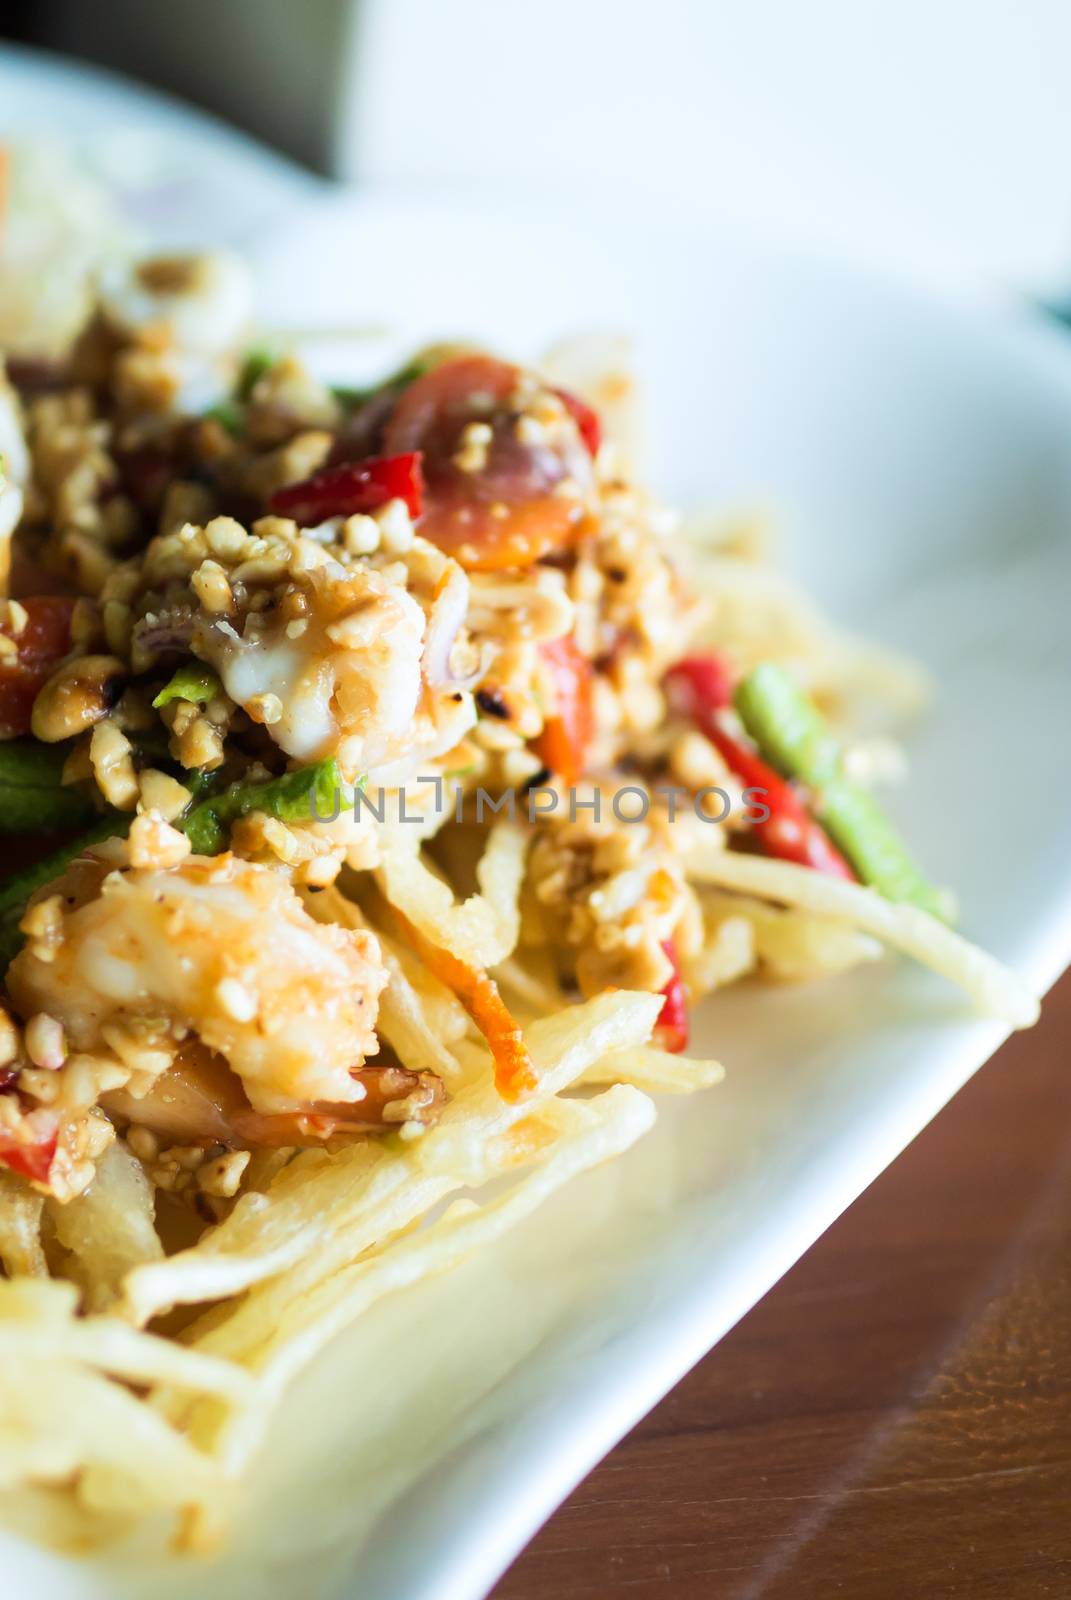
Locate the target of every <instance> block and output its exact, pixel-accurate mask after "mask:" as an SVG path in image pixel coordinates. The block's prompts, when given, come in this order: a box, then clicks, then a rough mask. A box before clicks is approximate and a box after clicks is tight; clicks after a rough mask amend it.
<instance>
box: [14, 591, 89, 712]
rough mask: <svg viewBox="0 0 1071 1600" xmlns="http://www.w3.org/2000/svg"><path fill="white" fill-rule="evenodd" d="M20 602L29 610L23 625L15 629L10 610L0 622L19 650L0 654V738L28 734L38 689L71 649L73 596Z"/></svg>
mask: <svg viewBox="0 0 1071 1600" xmlns="http://www.w3.org/2000/svg"><path fill="white" fill-rule="evenodd" d="M18 604H19V605H20V606H22V608H23V610H24V611H25V612H26V623H25V626H24V627H22V628H20V629H19V630H18V632H16V631H15V628H14V625H13V623H12V621H11V617H10V611H9V612H8V614H7V616H5V617H4V619H3V620H2V621H0V634H2V635H3V637H4V638H5V639H10V640H11V642H12V643H13V644H14V646H15V652H16V653H15V654H13V655H12V654H9V653H8V652H7V651H5V652H4V654H3V655H0V739H15V738H19V737H20V736H21V735H23V734H26V733H29V731H30V713H31V712H32V710H33V703H34V701H35V700H36V698H37V693H38V690H39V689H41V688H42V687H43V685H44V684H45V682H46V681H47V679H49V678H50V677H51V676H52V672H53V669H54V668H55V666H56V664H57V662H59V661H62V660H63V657H64V656H65V655H66V654H67V652H68V651H69V650H70V648H71V614H72V613H73V611H74V599H73V598H72V597H71V596H70V595H56V594H46V595H37V596H35V597H33V598H32V599H29V600H20V601H19V602H18Z"/></svg>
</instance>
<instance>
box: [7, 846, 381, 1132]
mask: <svg viewBox="0 0 1071 1600" xmlns="http://www.w3.org/2000/svg"><path fill="white" fill-rule="evenodd" d="M83 881H84V880H83ZM50 889H51V891H52V893H53V895H54V894H55V893H56V891H57V889H58V890H59V893H60V894H61V895H62V894H63V885H62V884H59V885H50ZM79 898H80V897H79V896H76V897H75V900H74V905H73V908H71V907H70V906H68V907H67V908H66V909H64V910H62V911H61V912H58V913H57V914H58V915H59V918H60V921H59V928H58V938H57V937H56V936H55V935H53V939H52V943H51V944H50V946H49V947H48V948H47V949H42V948H40V947H39V946H35V943H34V941H33V940H32V939H31V941H30V943H29V944H28V945H27V946H26V947H25V948H24V949H23V950H22V951H21V952H20V954H19V955H18V956H17V957H16V959H15V961H14V962H13V963H12V965H11V967H10V969H9V972H8V988H9V991H10V993H11V997H12V999H13V1001H14V1004H15V1006H16V1008H17V1009H18V1010H19V1011H21V1012H22V1014H23V1015H24V1016H31V1015H33V1014H34V1013H36V1012H41V1011H44V1012H46V1013H47V1014H48V1015H50V1016H52V1017H55V1018H56V1019H57V1020H58V1021H59V1022H60V1023H62V1025H63V1028H64V1030H65V1034H66V1038H67V1041H68V1043H69V1045H70V1046H71V1047H72V1048H73V1049H75V1050H83V1051H87V1050H90V1051H91V1050H94V1049H99V1048H101V1047H103V1046H107V1047H110V1048H111V1049H113V1050H114V1051H115V1052H116V1053H117V1054H118V1055H119V1056H120V1057H121V1058H123V1059H125V1060H126V1061H127V1062H128V1063H129V1064H131V1065H133V1066H134V1067H140V1066H142V1064H143V1062H142V1056H143V1054H144V1051H143V1046H144V1041H145V1037H146V1030H152V1031H153V1032H154V1034H155V1036H156V1037H160V1036H166V1037H167V1038H169V1039H170V1041H171V1046H172V1055H173V1053H174V1046H175V1045H176V1044H177V1043H179V1042H180V1041H181V1040H183V1039H184V1038H186V1037H187V1035H188V1034H189V1033H191V1032H192V1033H195V1034H196V1035H197V1036H198V1037H199V1038H200V1039H201V1040H202V1042H203V1043H204V1044H205V1045H207V1046H208V1047H209V1049H211V1050H214V1051H216V1052H218V1054H219V1055H221V1056H222V1057H223V1059H224V1060H225V1061H226V1062H227V1063H228V1064H229V1065H230V1067H231V1068H232V1070H233V1071H234V1072H235V1073H237V1075H238V1076H239V1078H240V1079H241V1080H242V1084H243V1086H244V1089H245V1092H246V1095H247V1096H248V1098H249V1102H250V1104H251V1105H252V1107H253V1108H254V1110H256V1111H261V1112H265V1113H274V1112H286V1111H294V1110H301V1109H303V1108H304V1107H306V1106H308V1105H309V1103H310V1102H313V1101H328V1102H331V1103H338V1104H346V1103H353V1102H356V1101H360V1100H363V1099H364V1098H365V1090H364V1088H363V1086H362V1085H361V1084H360V1082H359V1081H358V1080H357V1079H356V1078H355V1077H354V1076H353V1071H354V1069H355V1068H358V1067H359V1066H360V1065H361V1063H362V1061H363V1060H364V1058H365V1056H366V1055H373V1054H375V1053H376V1051H377V1049H378V1044H377V1041H376V1036H375V1031H374V1028H375V1021H376V1013H377V1010H378V1001H379V993H380V990H381V989H382V988H383V986H384V984H385V983H386V981H387V974H386V971H385V969H384V967H383V965H382V962H381V960H380V954H379V946H378V943H377V941H376V939H375V937H374V935H372V934H370V933H367V932H364V931H362V930H355V929H344V928H340V927H334V926H324V925H322V924H320V923H316V922H314V921H313V920H312V918H311V917H310V916H309V915H308V913H307V912H306V911H305V909H304V907H303V906H302V904H301V902H300V900H299V899H298V897H297V895H296V894H295V893H294V890H293V889H292V888H291V887H290V884H289V883H288V881H287V879H286V877H285V876H284V875H283V874H282V873H280V872H277V871H275V870H273V869H272V868H270V867H263V866H257V865H254V864H252V863H249V862H244V861H240V860H238V859H237V858H236V857H234V856H231V855H225V856H218V857H215V858H213V859H208V858H204V857H197V856H191V857H188V858H187V859H186V860H184V861H182V862H180V863H179V864H178V865H177V866H174V867H172V868H170V869H169V870H161V869H159V868H154V869H138V868H130V867H119V868H117V869H115V870H112V871H110V872H108V873H107V875H106V876H105V877H104V878H103V879H102V881H101V882H100V885H99V891H98V892H97V893H96V894H95V895H94V896H93V897H92V898H90V899H87V900H83V903H81V904H79V903H78V901H79ZM152 1054H153V1056H154V1059H155V1063H156V1065H157V1070H159V1067H161V1066H166V1065H167V1064H168V1061H169V1060H170V1057H169V1056H168V1055H167V1053H166V1051H165V1052H161V1051H160V1050H159V1049H157V1050H155V1051H154V1052H152Z"/></svg>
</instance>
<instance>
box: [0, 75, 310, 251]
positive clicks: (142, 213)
mask: <svg viewBox="0 0 1071 1600" xmlns="http://www.w3.org/2000/svg"><path fill="white" fill-rule="evenodd" d="M6 138H12V139H14V140H18V141H19V142H24V141H33V142H44V143H47V144H52V145H54V144H59V145H61V146H64V147H67V148H69V149H70V150H71V151H73V152H77V156H78V160H79V162H80V163H82V164H84V165H85V167H86V168H87V169H88V171H89V172H91V173H92V174H94V175H96V176H97V177H98V178H99V179H100V180H101V182H102V183H104V184H106V185H107V186H108V188H109V189H110V190H111V191H112V192H113V193H114V194H115V195H116V197H117V199H118V203H119V207H118V208H119V211H120V213H121V215H122V217H123V219H124V221H125V222H126V223H128V224H129V226H130V229H131V231H132V232H133V233H134V234H135V236H136V237H138V238H139V239H145V240H147V241H151V242H152V243H153V245H154V246H163V247H185V246H187V245H189V244H191V243H196V242H197V241H199V240H201V239H204V238H209V237H215V238H216V239H217V240H219V241H226V242H227V243H232V244H235V245H244V244H246V243H248V241H249V240H250V239H251V238H252V237H253V236H254V235H256V234H257V233H260V232H264V231H265V230H267V229H274V228H276V227H277V226H284V225H285V224H286V223H287V222H288V220H289V218H290V217H291V216H292V215H293V213H294V210H295V208H296V207H297V206H298V205H300V204H301V203H302V202H303V201H305V200H309V199H311V198H312V197H313V196H314V195H317V194H319V193H321V192H322V190H323V189H324V187H325V186H324V185H323V184H322V183H321V182H320V180H319V179H317V178H315V177H313V175H312V174H311V173H308V172H305V171H304V170H303V169H302V168H300V167H297V166H295V165H293V163H291V162H289V161H286V160H284V158H283V157H282V156H278V155H275V154H273V153H272V152H271V151H269V150H267V149H265V147H264V146H263V145H260V144H258V143H257V142H256V140H254V139H250V138H249V137H248V136H247V135H246V134H243V133H239V132H238V130H237V129H236V128H232V127H229V126H228V125H227V124H226V123H223V122H220V121H219V120H218V119H217V118H215V117H211V116H208V115H207V113H205V112H203V111H197V110H195V109H194V108H193V107H192V106H188V105H185V104H183V103H182V102H181V101H179V100H174V99H172V98H171V97H170V96H169V95H164V94H159V93H157V92H156V91H154V90H150V89H145V88H143V87H142V86H141V85H139V84H136V83H133V82H131V81H130V79H128V78H122V77H120V76H118V75H117V74H116V73H113V72H105V71H103V70H102V69H101V68H97V67H87V66H85V65H84V64H83V63H81V62H75V61H71V60H68V59H67V58H65V57H63V56H58V55H51V54H47V53H46V52H44V51H41V50H29V49H25V48H22V47H20V46H16V45H0V140H3V139H6Z"/></svg>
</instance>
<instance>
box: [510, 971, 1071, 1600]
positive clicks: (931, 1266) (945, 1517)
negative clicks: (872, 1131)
mask: <svg viewBox="0 0 1071 1600" xmlns="http://www.w3.org/2000/svg"><path fill="white" fill-rule="evenodd" d="M1069 1038H1071V975H1068V976H1067V977H1065V978H1064V979H1063V980H1062V982H1061V983H1060V984H1059V985H1058V986H1057V988H1056V989H1055V990H1054V991H1053V993H1052V994H1051V995H1050V997H1049V999H1048V1001H1047V1003H1046V1008H1045V1014H1044V1017H1043V1020H1042V1022H1041V1024H1040V1025H1039V1026H1038V1027H1037V1028H1036V1029H1035V1030H1034V1031H1033V1032H1032V1033H1029V1034H1021V1035H1018V1036H1017V1037H1015V1038H1013V1039H1012V1040H1011V1041H1010V1042H1009V1043H1008V1044H1007V1045H1006V1046H1005V1047H1004V1049H1003V1050H1001V1051H1000V1053H999V1054H998V1055H997V1056H995V1057H994V1059H993V1060H992V1061H991V1062H990V1063H989V1064H988V1065H987V1066H986V1067H984V1068H983V1069H982V1071H981V1072H980V1073H979V1074H978V1075H977V1077H976V1078H975V1079H974V1080H973V1081H972V1082H971V1083H970V1084H968V1086H967V1087H966V1089H964V1090H963V1092H962V1093H961V1094H960V1095H959V1096H958V1097H957V1099H956V1100H955V1101H954V1102H953V1103H952V1105H951V1106H949V1107H948V1108H947V1109H946V1110H945V1111H944V1112H943V1113H942V1114H941V1116H940V1117H938V1118H937V1120H936V1121H935V1122H934V1123H933V1124H931V1126H930V1127H929V1128H927V1129H926V1131H925V1132H924V1133H922V1134H921V1135H920V1136H919V1138H918V1139H917V1140H916V1142H915V1143H914V1144H913V1145H912V1146H911V1148H910V1149H909V1150H907V1151H906V1152H905V1153H904V1154H903V1155H902V1156H901V1157H900V1159H899V1160H898V1161H896V1162H895V1163H894V1164H893V1166H892V1167H891V1168H890V1169H889V1170H888V1171H887V1172H886V1173H885V1174H883V1176H882V1177H881V1178H879V1179H878V1181H877V1182H876V1183H875V1184H874V1185H873V1186H872V1187H871V1188H870V1189H869V1190H868V1191H867V1193H866V1194H865V1195H863V1196H862V1198H861V1199H860V1200H858V1201H857V1202H856V1204H855V1205H854V1206H853V1207H852V1208H851V1209H850V1210H849V1211H848V1212H847V1213H846V1214H845V1215H844V1216H843V1217H842V1218H841V1219H840V1221H839V1222H837V1223H836V1224H835V1225H834V1226H833V1227H832V1228H831V1229H830V1231H829V1232H828V1233H827V1234H826V1235H825V1237H824V1238H823V1239H821V1240H820V1241H819V1242H818V1244H817V1245H815V1247H814V1248H813V1249H812V1250H811V1251H810V1253H809V1254H808V1255H807V1256H806V1257H805V1258H804V1259H803V1260H802V1261H801V1262H799V1263H798V1265H797V1266H796V1267H795V1268H794V1269H793V1270H792V1271H791V1272H790V1273H789V1274H788V1276H787V1277H786V1278H784V1279H783V1280H782V1282H781V1283H780V1284H779V1285H778V1286H777V1287H776V1288H775V1289H773V1290H772V1291H771V1293H770V1294H769V1295H767V1297H766V1299H765V1300H763V1301H762V1303H761V1304H760V1305H758V1306H757V1307H756V1308H755V1310H754V1311H752V1312H751V1314H750V1315H749V1316H747V1317H746V1318H745V1319H744V1321H743V1322H742V1323H741V1324H740V1325H739V1326H738V1327H737V1328H736V1329H735V1330H734V1331H733V1333H731V1334H730V1335H729V1337H728V1338H727V1339H726V1340H724V1341H723V1343H722V1344H721V1345H719V1346H718V1348H717V1349H715V1350H714V1351H712V1352H711V1354H710V1355H708V1356H707V1357H706V1359H705V1360H703V1361H702V1362H700V1364H699V1366H698V1367H696V1368H695V1369H694V1371H693V1372H691V1373H690V1374H689V1376H688V1377H687V1378H685V1379H684V1381H683V1382H682V1383H681V1384H680V1385H679V1387H678V1388H677V1389H676V1390H675V1391H674V1392H673V1393H672V1394H671V1395H669V1396H668V1397H667V1398H666V1399H665V1400H664V1401H663V1402H662V1404H661V1405H660V1406H658V1407H657V1409H656V1410H655V1411H653V1412H652V1413H651V1415H650V1416H649V1417H647V1418H646V1420H645V1421H644V1422H642V1423H641V1424H640V1425H639V1427H637V1428H636V1429H635V1431H634V1432H633V1433H632V1434H631V1435H630V1436H629V1437H628V1438H627V1439H625V1440H624V1441H623V1442H622V1443H621V1444H620V1445H619V1446H618V1447H617V1449H616V1450H615V1451H614V1452H613V1453H612V1454H611V1455H610V1456H609V1457H608V1458H607V1459H606V1460H605V1461H604V1462H603V1463H602V1465H601V1466H599V1467H598V1468H597V1469H596V1470H595V1471H594V1472H593V1473H592V1474H591V1476H590V1478H588V1479H587V1481H586V1482H585V1483H583V1484H582V1485H581V1486H580V1488H579V1489H577V1491H576V1493H575V1494H573V1495H572V1496H571V1498H570V1499H569V1500H568V1501H567V1502H566V1503H565V1505H564V1506H563V1507H562V1508H561V1510H560V1511H558V1513H557V1515H556V1516H554V1517H553V1518H552V1519H551V1521H550V1522H549V1523H548V1524H547V1526H546V1527H545V1528H544V1529H543V1530H542V1532H541V1533H540V1534H539V1535H538V1536H537V1537H536V1538H535V1539H534V1540H533V1542H532V1544H531V1545H530V1546H529V1547H528V1549H527V1550H526V1551H525V1552H524V1553H523V1554H522V1555H521V1556H520V1558H519V1559H518V1561H517V1562H516V1564H515V1565H514V1566H513V1568H512V1569H511V1570H510V1572H508V1573H507V1574H506V1576H505V1577H504V1578H503V1580H502V1582H501V1583H500V1584H499V1586H498V1588H497V1589H496V1590H495V1600H537V1597H538V1600H547V1597H553V1600H573V1597H574V1596H575V1597H580V1596H584V1597H585V1600H588V1597H593V1596H597V1597H599V1600H617V1597H620V1600H644V1597H645V1596H652V1597H655V1596H658V1597H663V1596H669V1595H671V1596H674V1597H677V1596H679V1597H681V1600H692V1597H693V1596H694V1597H696V1600H699V1597H702V1600H722V1597H725V1600H760V1597H761V1600H790V1597H791V1600H820V1597H821V1600H826V1597H828V1596H833V1595H844V1596H848V1597H850V1600H915V1597H920V1600H922V1597H924V1600H946V1597H948V1600H951V1597H957V1600H958V1597H969V1600H1035V1597H1040V1596H1052V1597H1055V1600H1065V1597H1071V1060H1069V1056H1071V1049H1069V1046H1068V1040H1069Z"/></svg>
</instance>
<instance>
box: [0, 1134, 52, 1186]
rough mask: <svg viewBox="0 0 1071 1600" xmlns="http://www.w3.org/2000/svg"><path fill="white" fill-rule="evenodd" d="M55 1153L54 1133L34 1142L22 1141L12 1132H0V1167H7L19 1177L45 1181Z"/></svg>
mask: <svg viewBox="0 0 1071 1600" xmlns="http://www.w3.org/2000/svg"><path fill="white" fill-rule="evenodd" d="M55 1154H56V1134H55V1133H54V1132H53V1133H50V1134H49V1135H48V1137H47V1138H46V1139H40V1140H38V1141H37V1142H36V1143H26V1144H24V1143H22V1142H21V1141H20V1140H18V1139H16V1138H15V1136H14V1134H12V1133H0V1167H8V1168H9V1169H10V1170H11V1171H12V1172H17V1173H18V1174H19V1175H20V1177H23V1178H32V1179H33V1180H34V1181H35V1182H36V1183H47V1182H48V1175H49V1173H50V1172H51V1170H52V1158H53V1156H54V1155H55Z"/></svg>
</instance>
